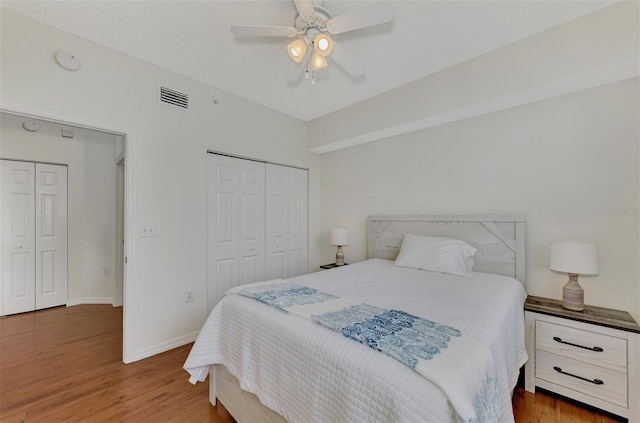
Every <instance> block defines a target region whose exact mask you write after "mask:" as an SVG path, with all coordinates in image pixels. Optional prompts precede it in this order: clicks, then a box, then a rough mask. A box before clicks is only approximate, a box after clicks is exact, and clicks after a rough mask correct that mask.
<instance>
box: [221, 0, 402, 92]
mask: <svg viewBox="0 0 640 423" xmlns="http://www.w3.org/2000/svg"><path fill="white" fill-rule="evenodd" d="M293 2H294V4H295V6H296V10H297V11H298V13H297V14H296V16H295V19H294V23H293V26H268V25H232V26H231V32H232V33H233V34H234V35H235V36H236V37H289V38H294V37H295V38H296V40H294V41H293V42H292V43H290V44H289V45H287V51H288V53H289V56H290V57H291V60H292V62H291V65H290V66H289V69H288V70H287V73H286V75H285V77H286V79H287V80H289V81H297V80H298V79H299V78H300V76H301V75H302V72H303V71H305V72H306V76H307V78H309V77H311V82H312V84H315V71H316V70H319V69H323V68H326V67H327V65H328V63H327V57H331V59H332V60H333V61H334V62H336V63H337V64H338V65H339V66H340V67H341V68H342V69H344V70H345V71H346V72H347V73H348V74H349V75H351V76H352V77H353V78H358V77H360V76H362V75H364V66H363V65H362V64H361V63H360V62H359V61H358V60H357V59H356V58H355V57H354V56H352V55H351V53H349V52H348V51H346V50H345V49H344V48H342V47H341V46H340V45H339V44H337V43H336V42H335V41H334V40H333V39H332V38H331V36H332V35H337V34H341V33H343V32H348V31H354V30H356V29H361V28H367V27H369V26H374V25H379V24H383V23H387V22H390V21H391V19H392V18H393V9H392V8H391V5H390V4H389V3H388V2H386V1H379V2H376V3H373V4H371V5H369V6H366V7H363V8H361V9H357V10H354V11H353V12H349V13H346V14H344V15H340V16H337V17H335V18H332V17H331V15H330V14H329V12H327V11H326V10H325V9H324V7H323V5H324V0H320V1H318V0H316V1H313V0H293Z"/></svg>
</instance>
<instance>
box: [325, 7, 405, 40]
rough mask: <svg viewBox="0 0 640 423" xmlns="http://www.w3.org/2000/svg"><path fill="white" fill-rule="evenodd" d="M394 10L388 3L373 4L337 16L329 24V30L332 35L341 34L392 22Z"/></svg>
mask: <svg viewBox="0 0 640 423" xmlns="http://www.w3.org/2000/svg"><path fill="white" fill-rule="evenodd" d="M391 19H393V8H392V7H391V4H389V3H388V2H386V1H381V2H377V3H373V4H372V5H370V6H367V7H363V8H361V9H357V10H354V11H352V12H349V13H345V14H344V15H340V16H336V17H335V18H333V19H331V20H330V21H329V22H327V30H328V31H329V32H330V33H331V34H341V33H343V32H348V31H353V30H356V29H360V28H366V27H368V26H374V25H380V24H383V23H387V22H391Z"/></svg>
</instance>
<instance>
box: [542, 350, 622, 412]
mask: <svg viewBox="0 0 640 423" xmlns="http://www.w3.org/2000/svg"><path fill="white" fill-rule="evenodd" d="M567 373H569V374H570V375H569V374H567ZM576 376H579V377H576ZM536 377H537V378H539V379H543V380H546V381H548V382H551V383H555V384H557V385H560V386H564V387H565V388H568V389H571V390H574V391H578V392H581V393H583V394H586V395H589V396H592V397H595V398H599V399H602V400H604V401H607V402H610V403H612V404H616V405H619V406H621V407H627V375H626V374H625V373H620V372H616V371H613V370H609V369H605V368H603V367H598V366H594V365H591V364H587V363H583V362H580V361H576V360H572V359H570V358H567V357H562V356H559V355H555V354H551V353H549V352H546V351H542V350H537V351H536ZM580 378H584V379H587V380H590V381H591V382H589V381H587V380H583V379H580ZM594 381H596V382H598V381H601V382H602V383H601V384H597V383H594Z"/></svg>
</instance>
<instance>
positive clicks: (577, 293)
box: [549, 241, 598, 311]
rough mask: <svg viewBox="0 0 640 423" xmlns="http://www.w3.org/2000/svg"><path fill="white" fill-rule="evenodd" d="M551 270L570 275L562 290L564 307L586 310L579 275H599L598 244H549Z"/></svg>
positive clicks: (560, 242) (565, 242)
mask: <svg viewBox="0 0 640 423" xmlns="http://www.w3.org/2000/svg"><path fill="white" fill-rule="evenodd" d="M549 268H550V269H551V270H555V271H557V272H563V273H568V274H569V282H567V284H566V285H565V286H564V288H563V289H562V307H564V308H566V309H568V310H575V311H582V310H584V290H583V289H582V287H581V286H580V284H579V283H578V275H596V274H597V273H598V244H596V243H594V242H578V241H554V242H551V243H550V244H549Z"/></svg>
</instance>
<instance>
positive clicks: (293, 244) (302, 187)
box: [288, 168, 308, 277]
mask: <svg viewBox="0 0 640 423" xmlns="http://www.w3.org/2000/svg"><path fill="white" fill-rule="evenodd" d="M307 177H308V171H306V170H302V169H294V168H290V169H289V172H288V185H289V213H288V214H289V216H290V218H289V222H288V225H289V272H288V273H289V277H295V276H300V275H304V274H306V273H307V215H308V211H307V204H308V200H307Z"/></svg>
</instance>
